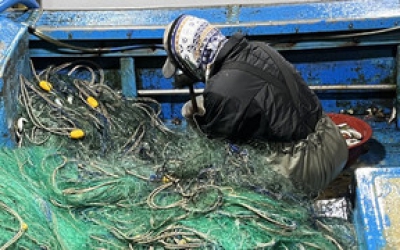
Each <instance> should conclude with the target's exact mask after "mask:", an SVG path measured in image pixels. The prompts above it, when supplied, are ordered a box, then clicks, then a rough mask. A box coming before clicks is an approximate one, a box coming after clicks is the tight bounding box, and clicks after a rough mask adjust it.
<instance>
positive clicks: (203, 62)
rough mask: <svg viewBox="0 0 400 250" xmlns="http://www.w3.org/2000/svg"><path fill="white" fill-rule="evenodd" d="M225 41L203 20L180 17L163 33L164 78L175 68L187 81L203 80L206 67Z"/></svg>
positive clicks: (171, 73)
mask: <svg viewBox="0 0 400 250" xmlns="http://www.w3.org/2000/svg"><path fill="white" fill-rule="evenodd" d="M226 41H227V38H226V37H225V36H224V35H222V33H221V31H220V30H219V29H217V28H216V27H215V26H213V25H211V24H210V23H209V22H207V21H206V20H205V19H201V18H197V17H194V16H190V15H182V16H180V17H178V18H177V19H176V20H175V21H173V22H172V23H171V24H169V25H168V27H167V29H166V30H165V32H164V41H163V42H164V47H165V50H166V51H167V54H168V58H167V60H166V62H165V64H164V66H163V74H164V76H165V77H166V78H170V77H172V76H173V75H174V73H175V71H176V69H177V68H179V69H180V70H182V71H183V72H184V73H185V74H186V75H188V76H189V77H192V78H195V79H198V80H204V77H205V71H206V69H207V65H208V64H210V63H212V62H213V61H214V59H215V56H216V54H217V53H218V51H219V49H220V48H221V47H222V45H223V44H225V42H226Z"/></svg>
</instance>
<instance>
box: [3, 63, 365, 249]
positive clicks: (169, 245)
mask: <svg viewBox="0 0 400 250" xmlns="http://www.w3.org/2000/svg"><path fill="white" fill-rule="evenodd" d="M20 85H21V91H20V93H21V94H20V99H19V101H20V117H21V118H20V119H19V120H18V121H17V122H16V125H15V130H16V140H17V142H18V146H19V147H18V148H16V149H2V150H1V152H0V178H1V182H0V183H1V184H0V192H1V194H0V221H1V223H0V246H2V248H1V249H3V248H4V249H5V248H7V247H9V248H10V249H194V248H195V249H256V248H259V249H356V248H357V244H356V239H355V234H354V230H353V227H352V225H351V223H350V222H349V221H348V220H345V219H343V218H335V217H326V216H321V215H319V214H318V213H316V212H315V206H313V201H312V200H311V199H310V198H309V197H308V196H307V194H304V193H302V192H300V191H299V190H297V189H296V188H295V187H294V186H293V185H292V184H291V182H290V181H289V180H287V179H285V178H284V177H282V176H280V175H279V174H278V173H277V172H275V171H273V169H270V168H268V163H267V162H266V160H265V158H264V157H263V152H265V150H267V148H268V145H267V144H260V143H259V144H251V145H246V144H243V145H234V144H230V143H228V142H225V141H219V140H210V139H207V138H206V137H204V136H203V135H201V134H200V133H198V132H197V131H195V130H193V129H192V128H190V127H188V128H186V129H185V130H184V131H183V130H181V129H179V130H178V129H175V128H173V127H166V126H165V125H164V123H163V122H162V121H161V120H160V119H159V115H160V108H159V104H158V103H157V102H156V101H155V100H152V99H149V98H126V97H124V96H122V95H121V94H120V93H119V92H117V91H115V90H113V89H111V88H110V87H108V85H107V84H106V82H105V79H104V74H103V71H102V69H101V68H99V67H98V66H97V65H95V64H92V63H91V64H89V63H85V64H83V63H79V64H78V63H77V62H74V63H66V64H63V65H59V66H51V67H48V68H47V69H45V70H44V71H42V72H39V73H37V75H35V76H34V77H33V78H32V79H26V78H24V77H22V76H21V78H20Z"/></svg>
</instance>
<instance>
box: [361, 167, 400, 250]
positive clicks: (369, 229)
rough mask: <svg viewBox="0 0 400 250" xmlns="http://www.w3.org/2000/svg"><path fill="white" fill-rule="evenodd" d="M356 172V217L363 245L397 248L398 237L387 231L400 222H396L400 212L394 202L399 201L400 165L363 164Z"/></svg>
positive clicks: (372, 249)
mask: <svg viewBox="0 0 400 250" xmlns="http://www.w3.org/2000/svg"><path fill="white" fill-rule="evenodd" d="M355 176H356V182H357V189H356V194H357V200H356V207H355V217H354V221H355V225H356V229H357V233H358V236H359V239H358V240H359V246H360V249H362V250H379V249H396V245H397V244H396V243H395V241H394V240H395V239H397V237H395V238H390V237H388V234H387V233H385V231H387V230H393V227H397V226H398V225H396V224H395V223H394V222H393V221H396V220H395V218H394V215H396V214H397V213H396V212H393V211H396V208H395V207H394V206H396V204H398V202H399V200H398V198H394V197H399V196H398V195H399V193H398V192H399V186H398V182H399V179H400V168H380V169H379V168H360V169H357V170H356V172H355ZM390 196H391V197H390ZM389 199H391V200H389ZM393 199H394V200H393ZM391 204H392V206H393V207H391ZM390 211H391V212H390ZM392 220H393V221H392ZM392 237H393V236H392Z"/></svg>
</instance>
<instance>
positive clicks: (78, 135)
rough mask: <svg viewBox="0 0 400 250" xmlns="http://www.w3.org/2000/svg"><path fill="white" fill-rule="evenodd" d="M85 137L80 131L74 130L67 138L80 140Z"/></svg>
mask: <svg viewBox="0 0 400 250" xmlns="http://www.w3.org/2000/svg"><path fill="white" fill-rule="evenodd" d="M84 136H85V132H84V131H83V130H82V129H74V130H72V131H71V133H70V134H69V137H71V139H76V140H78V139H82V138H83V137H84Z"/></svg>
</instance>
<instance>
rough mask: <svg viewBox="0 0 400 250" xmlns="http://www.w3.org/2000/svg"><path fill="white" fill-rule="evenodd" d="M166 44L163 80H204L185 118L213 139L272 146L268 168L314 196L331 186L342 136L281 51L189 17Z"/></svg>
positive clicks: (343, 153)
mask: <svg viewBox="0 0 400 250" xmlns="http://www.w3.org/2000/svg"><path fill="white" fill-rule="evenodd" d="M163 43H164V47H165V50H166V52H167V59H166V61H165V63H164V65H163V68H162V72H163V75H164V77H166V78H171V77H175V81H176V85H178V86H180V87H183V86H186V85H188V86H190V85H191V84H193V83H196V82H204V83H205V89H204V92H203V94H202V95H201V96H198V97H196V99H195V100H196V102H192V101H188V102H187V103H185V104H184V105H183V107H182V115H183V116H184V117H185V118H186V119H188V120H189V121H190V122H191V123H192V124H195V125H196V126H197V127H198V128H199V129H200V131H202V132H203V133H204V134H206V135H207V136H208V137H210V138H222V139H227V140H229V141H230V142H233V143H240V142H248V141H265V142H267V143H268V144H269V146H270V147H269V148H270V149H271V150H268V152H266V154H265V157H266V158H267V159H266V160H267V163H268V166H274V167H275V168H276V169H278V171H279V172H280V173H281V174H283V175H284V176H286V177H287V178H290V179H291V180H292V181H293V182H294V183H295V184H297V185H298V186H300V187H301V188H304V189H306V190H308V191H312V192H318V191H319V190H321V189H323V188H325V187H326V186H327V185H328V184H329V183H330V182H331V181H332V180H333V179H334V178H335V177H336V176H337V175H338V174H339V173H340V172H341V171H342V169H343V167H344V166H345V164H346V161H347V158H348V148H347V145H346V142H345V140H344V138H343V137H342V135H341V134H340V132H339V130H338V128H337V126H336V125H335V124H334V123H333V122H332V120H331V119H330V118H329V117H328V116H327V115H326V114H325V113H324V112H323V110H322V106H321V103H320V101H319V99H318V97H317V96H316V95H315V93H314V92H313V91H312V90H311V89H310V88H309V87H308V86H307V84H306V83H305V81H304V80H303V79H302V77H301V76H300V74H299V73H298V72H297V71H296V69H295V68H294V66H293V65H292V64H290V63H289V62H288V61H286V60H285V59H284V57H283V56H282V55H280V54H279V53H278V52H277V51H276V50H275V49H273V48H272V47H270V46H268V45H267V44H266V43H263V42H255V41H248V40H247V39H246V38H245V37H244V36H243V35H242V34H240V33H236V34H234V35H232V36H231V37H230V38H227V37H225V36H224V35H223V34H222V33H221V31H220V30H219V29H218V28H216V27H215V26H213V25H211V24H210V23H209V22H208V21H206V20H205V19H202V18H198V17H195V16H191V15H181V16H179V17H178V18H176V19H175V20H174V21H173V22H171V23H170V24H169V25H168V26H167V28H166V30H165V33H164V39H163ZM193 103H194V104H195V107H194V106H193ZM196 106H198V107H196ZM196 109H197V110H196Z"/></svg>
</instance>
